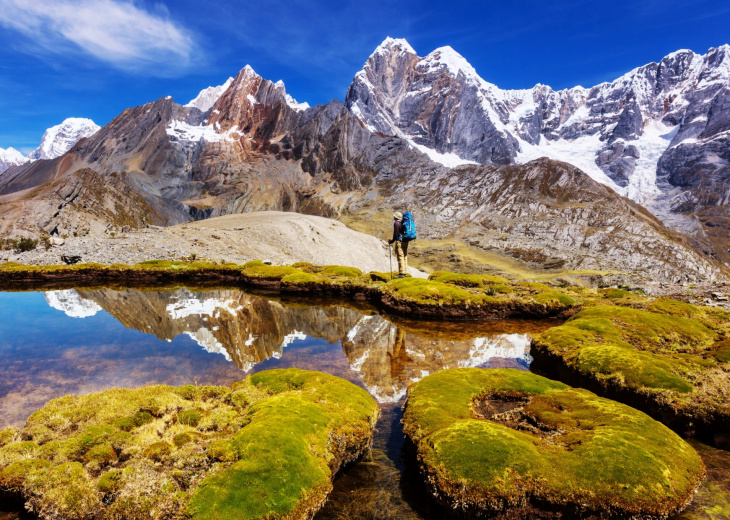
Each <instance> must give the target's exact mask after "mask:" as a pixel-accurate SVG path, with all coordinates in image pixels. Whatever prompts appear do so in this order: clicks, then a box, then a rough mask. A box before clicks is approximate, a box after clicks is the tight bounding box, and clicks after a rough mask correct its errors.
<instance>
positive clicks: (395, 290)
mask: <svg viewBox="0 0 730 520" xmlns="http://www.w3.org/2000/svg"><path fill="white" fill-rule="evenodd" d="M176 283H186V284H198V283H205V284H211V283H226V284H229V283H235V284H240V285H245V286H249V287H252V288H256V289H260V290H266V291H268V292H276V293H281V294H296V295H298V296H301V295H308V296H314V297H317V298H320V297H337V298H345V299H347V300H349V301H358V302H369V303H371V304H373V305H375V306H377V307H380V308H383V309H384V310H386V311H388V312H389V313H391V314H401V315H407V316H409V317H414V318H428V319H444V320H479V319H485V318H508V317H511V318H515V317H553V316H564V315H570V314H572V313H574V312H576V310H577V308H579V307H580V306H581V305H582V304H583V303H584V302H585V301H587V299H586V298H584V297H583V295H581V296H580V297H578V295H577V294H572V295H571V294H568V293H569V290H567V289H564V288H555V287H551V286H548V285H544V284H536V283H524V282H518V283H513V282H510V281H509V280H507V279H506V278H501V277H497V276H488V275H465V274H457V273H448V272H445V271H440V272H438V273H434V275H432V277H431V279H430V280H422V279H417V278H410V277H408V278H404V279H396V280H393V279H392V276H391V274H390V273H368V274H363V273H362V272H361V271H360V270H359V269H356V268H353V267H343V266H337V265H328V266H315V265H312V264H309V263H306V262H299V263H296V264H294V265H293V266H276V265H267V264H265V263H263V262H261V261H254V262H248V263H247V264H244V265H233V264H222V265H221V264H213V263H208V262H185V261H157V260H154V261H148V262H142V263H140V264H136V265H132V266H130V265H123V264H114V265H100V264H80V265H74V266H24V265H18V264H9V263H5V264H0V286H3V287H8V288H23V289H27V288H28V287H43V288H46V287H49V288H50V287H53V288H57V286H58V284H74V285H79V284H84V285H89V284H91V285H93V284H105V285H111V286H122V285H124V286H130V285H135V284H143V285H144V286H146V287H148V286H150V285H151V284H157V285H163V284H176ZM153 415H154V414H153ZM135 421H136V418H133V417H130V418H127V425H128V427H135V426H134V425H135Z"/></svg>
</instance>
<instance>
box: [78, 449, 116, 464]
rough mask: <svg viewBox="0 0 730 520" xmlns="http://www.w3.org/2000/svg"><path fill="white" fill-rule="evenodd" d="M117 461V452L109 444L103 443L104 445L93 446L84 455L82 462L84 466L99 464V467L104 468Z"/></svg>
mask: <svg viewBox="0 0 730 520" xmlns="http://www.w3.org/2000/svg"><path fill="white" fill-rule="evenodd" d="M116 460H117V452H116V451H114V448H113V447H112V445H111V444H108V443H105V444H99V445H98V446H94V447H93V448H91V449H90V450H89V451H87V452H86V454H85V455H84V462H85V463H86V464H90V463H92V464H99V465H101V466H104V465H106V464H111V463H112V462H115V461H116Z"/></svg>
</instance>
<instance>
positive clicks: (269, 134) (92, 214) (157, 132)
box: [0, 40, 722, 281]
mask: <svg viewBox="0 0 730 520" xmlns="http://www.w3.org/2000/svg"><path fill="white" fill-rule="evenodd" d="M394 42H395V43H398V42H397V41H395V40H394ZM401 45H402V44H401ZM402 46H403V45H402ZM403 47H404V49H400V50H403V51H404V52H402V53H401V52H400V50H399V53H398V54H396V55H395V56H393V64H392V65H394V67H391V64H390V63H388V64H386V65H387V67H383V68H382V70H383V71H385V72H386V73H385V74H384V75H382V77H380V79H379V81H380V83H381V84H382V85H384V86H385V87H387V89H389V90H388V92H389V93H392V94H393V95H394V96H395V97H394V98H398V96H402V94H403V92H402V91H399V90H398V88H401V87H403V86H404V83H403V82H402V81H401V80H402V78H400V77H399V76H398V71H399V70H401V71H405V70H410V69H409V67H410V68H411V69H413V70H414V71H413V74H414V76H413V77H414V78H416V77H422V79H424V80H428V81H429V82H431V80H433V79H434V78H435V79H436V80H438V81H441V82H442V83H440V84H439V89H440V90H439V92H440V91H441V90H443V89H446V88H452V87H453V88H456V89H457V90H458V89H462V90H460V92H465V90H463V88H466V87H464V85H466V83H465V82H463V81H462V82H461V83H458V84H457V83H453V76H451V74H450V72H449V70H452V69H454V70H456V69H458V72H457V76H458V75H460V76H463V75H464V74H465V72H464V71H466V73H468V74H471V73H472V70H473V69H469V68H468V67H467V65H466V64H465V63H464V62H462V61H460V60H458V59H457V58H456V56H455V55H456V53H455V51H453V50H446V49H445V48H441V49H440V50H439V51H438V56H436V53H434V55H433V56H432V57H431V58H430V61H428V62H426V63H424V64H422V67H421V69H422V70H420V72H419V71H416V70H415V69H414V68H413V64H414V63H415V62H416V61H417V60H416V59H417V58H418V57H417V56H415V57H414V56H413V55H412V54H411V53H410V52H408V49H407V48H405V46H403ZM374 54H375V53H374ZM382 54H383V56H385V55H386V54H387V53H385V52H383V53H382ZM414 60H416V61H414ZM399 63H400V65H398V64H399ZM380 65H381V64H378V63H374V64H373V68H377V67H379V66H380ZM398 66H401V69H398ZM390 70H395V73H394V74H391V75H388V71H390ZM444 73H445V74H444ZM419 75H420V76H419ZM429 75H430V76H429ZM432 76H433V77H432ZM471 80H473V81H476V79H474V78H471ZM471 80H470V81H471ZM376 83H377V82H376ZM424 85H426V83H424ZM466 86H467V87H469V85H466ZM472 86H473V85H472ZM427 87H428V91H429V92H431V91H433V88H432V86H431V85H430V83H429V85H427ZM492 87H493V88H494V89H496V87H494V86H492ZM492 87H490V88H492ZM421 88H426V87H423V86H422V87H421ZM469 88H471V87H469ZM381 90H383V89H381ZM466 90H468V89H466ZM470 92H471V94H475V91H474V89H472V90H471V91H470ZM467 94H468V92H467ZM467 98H468V96H467V97H464V98H461V99H460V101H461V102H465V101H467V100H468V99H467ZM439 99H442V98H439ZM443 99H447V98H443ZM348 100H351V98H350V96H349V94H348V98H346V102H347V101H348ZM447 100H448V99H447ZM451 101H453V99H452V100H451ZM293 105H294V106H293ZM450 106H451V109H456V108H457V106H456V104H452V105H450ZM432 108H433V106H431V107H430V108H429V110H431V109H432ZM431 113H432V114H433V111H431ZM439 113H444V112H439ZM362 115H363V114H362V113H360V114H358V113H357V111H356V110H354V111H353V110H350V109H348V108H347V106H345V105H344V104H343V103H342V102H340V101H337V100H333V101H331V102H330V103H328V104H326V105H317V106H314V107H310V108H304V107H303V106H301V105H299V104H294V103H292V102H291V100H290V99H289V98H288V95H287V93H286V91H285V89H284V85H283V83H280V82H277V83H274V82H272V81H269V80H266V79H264V78H262V77H261V76H259V75H258V74H256V73H255V71H253V69H252V68H251V67H250V66H246V67H244V68H243V69H242V70H241V71H240V72H239V73H238V74H237V75H236V77H235V78H234V79H233V81H232V82H231V83H230V84H229V86H228V88H227V89H226V90H225V91H223V92H222V93H221V94H220V96H219V97H218V98H217V99H216V100H215V102H214V104H213V106H212V107H211V108H210V109H209V110H207V111H205V112H203V111H201V110H200V109H199V108H197V107H186V106H182V105H178V104H176V103H175V102H174V101H173V100H172V98H170V97H166V98H161V99H159V100H157V101H155V102H152V103H147V104H146V105H143V106H140V107H133V108H129V109H127V110H125V111H124V112H122V113H121V114H120V115H119V116H117V117H116V118H115V119H114V120H112V121H111V122H110V123H109V124H107V125H105V126H104V127H103V128H102V129H101V130H99V131H98V132H96V133H95V134H94V135H92V136H90V137H88V138H85V139H82V140H81V141H79V142H78V143H77V144H76V145H75V146H74V147H72V149H71V150H69V152H67V153H66V154H65V155H64V156H62V157H60V158H57V159H54V160H51V161H36V162H35V163H33V164H32V165H29V166H25V167H21V168H14V169H13V171H12V172H11V173H12V175H6V176H5V177H4V178H2V179H0V202H3V204H2V206H0V216H2V219H1V220H0V232H2V233H6V234H8V233H10V234H12V233H17V232H20V231H22V230H25V231H26V232H27V231H30V232H33V233H47V234H48V233H50V234H60V235H64V234H65V235H69V234H74V235H84V234H88V233H98V232H102V233H104V232H108V231H110V230H111V231H114V230H117V229H119V228H120V227H122V226H124V225H129V226H131V227H143V226H144V225H148V224H155V225H164V226H167V225H171V224H177V223H183V222H188V221H191V220H199V219H203V218H208V217H212V216H221V215H226V214H230V213H241V212H249V211H261V210H280V211H298V212H302V213H311V214H316V215H322V216H327V217H337V218H341V219H344V220H348V221H349V220H352V219H360V220H361V221H362V222H367V225H368V226H371V227H368V231H370V232H371V233H372V232H376V228H375V227H372V226H376V225H377V226H379V227H378V229H382V228H387V227H388V224H389V219H384V218H383V215H387V214H388V213H389V211H392V210H391V208H394V207H403V205H404V204H405V205H407V206H408V207H409V208H412V209H413V210H415V211H417V212H418V213H419V219H420V222H421V223H422V226H423V227H421V229H422V230H423V233H424V238H425V239H427V240H442V239H447V238H448V239H449V240H453V241H457V242H459V243H465V244H469V247H472V248H475V249H477V250H480V251H488V252H489V251H494V252H496V253H498V254H500V255H507V256H509V257H511V258H515V259H517V260H519V261H524V262H527V263H531V265H532V264H534V265H535V266H538V267H540V266H541V267H543V268H560V267H561V266H563V267H565V268H569V269H588V270H601V271H606V270H609V271H610V270H618V271H631V272H634V273H635V274H636V275H637V276H638V277H639V278H642V279H645V280H646V279H652V278H658V279H664V280H672V281H676V280H680V281H682V280H706V279H714V278H716V277H718V276H720V275H721V273H722V267H721V266H720V265H719V264H718V263H717V262H715V261H714V260H713V259H712V254H713V251H712V250H711V248H707V247H705V244H703V243H701V242H699V241H698V242H696V243H695V245H697V246H699V247H700V248H701V250H704V251H707V255H702V254H700V253H698V252H697V251H694V250H693V249H692V247H691V246H690V244H689V242H688V241H687V240H685V239H684V238H682V236H680V235H676V234H675V235H672V234H671V233H669V232H668V231H667V230H666V229H664V228H663V226H662V225H661V223H660V222H659V221H657V220H656V218H654V217H652V216H650V214H649V213H648V212H646V211H645V210H643V209H642V208H641V207H639V206H637V205H636V204H635V203H629V202H628V200H627V199H624V198H622V197H621V196H620V195H618V194H617V193H616V192H615V191H614V190H612V189H611V188H609V187H606V186H605V185H602V184H600V183H597V182H596V181H595V180H593V179H592V178H591V177H590V176H587V175H583V172H581V171H580V170H578V169H576V168H574V167H572V166H569V165H567V164H564V163H560V162H556V161H554V160H549V159H540V160H532V161H529V162H527V163H526V164H523V165H515V164H510V163H509V162H508V161H507V162H506V163H505V164H504V165H501V166H498V165H481V164H475V163H476V162H477V161H469V162H470V163H471V164H448V163H449V161H446V162H447V164H448V166H445V165H444V164H443V161H444V160H445V159H444V158H447V159H453V157H449V156H448V155H447V154H439V153H438V152H437V151H434V150H433V149H431V148H429V147H427V146H426V145H424V144H420V143H418V142H416V141H415V140H414V139H408V138H407V136H406V138H403V137H400V136H397V135H392V134H388V133H387V132H382V131H379V130H378V129H377V128H371V127H369V126H368V123H366V122H365V121H363V119H362ZM385 115H386V116H387V115H388V114H387V113H386V114H385ZM505 117H506V116H505ZM436 119H437V120H435V126H434V128H435V129H436V130H435V131H434V135H440V134H439V132H440V131H442V130H444V129H445V130H448V129H449V126H448V124H447V125H445V126H442V127H438V123H439V121H438V118H436ZM624 119H625V121H624V123H623V124H622V125H621V126H620V128H621V129H622V130H620V131H621V132H622V133H623V134H625V135H627V136H630V135H631V131H632V128H633V127H632V125H631V123H632V121H633V120H631V119H630V118H628V116H627V117H626V118H624ZM477 123H478V122H477ZM490 124H491V123H490ZM502 125H503V126H504V124H503V123H502ZM371 126H372V125H371ZM468 126H469V125H466V126H464V128H468ZM472 126H473V125H472ZM616 127H617V128H618V127H619V124H618V119H617V124H616ZM624 127H625V129H624ZM439 128H441V130H439ZM452 128H453V127H452ZM475 128H476V129H477V130H478V129H479V128H478V125H476V127H475ZM373 129H374V130H375V131H373ZM490 131H491V132H492V134H491V135H492V136H498V134H499V128H498V127H497V125H495V124H492V126H491V130H490ZM623 134H622V135H623ZM512 139H514V140H515V142H516V138H512ZM507 141H509V139H508V140H507ZM507 141H505V142H507ZM523 141H524V139H523ZM509 142H511V141H509ZM505 150H507V148H505V149H503V150H501V151H500V150H497V149H493V150H490V151H489V154H487V155H485V157H486V156H489V157H500V156H504V151H505ZM447 153H448V151H447ZM500 154H502V155H500ZM505 157H506V156H505ZM457 162H458V161H457ZM105 179H107V180H106V181H105ZM105 182H107V183H108V191H105V188H104V184H105ZM551 183H552V184H551ZM495 187H499V190H497V191H495ZM142 215H144V219H142V217H141V216H142ZM381 232H382V231H381ZM541 249H542V250H543V251H540V250H541Z"/></svg>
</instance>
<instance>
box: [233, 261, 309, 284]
mask: <svg viewBox="0 0 730 520" xmlns="http://www.w3.org/2000/svg"><path fill="white" fill-rule="evenodd" d="M300 272H301V271H299V269H296V268H295V267H289V266H278V265H266V264H264V263H263V262H260V261H254V262H248V263H247V264H244V265H243V267H242V268H241V273H242V274H243V275H244V276H247V277H249V278H256V279H260V280H271V281H280V280H281V279H282V278H284V277H285V276H287V275H290V274H294V273H300Z"/></svg>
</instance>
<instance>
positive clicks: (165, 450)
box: [142, 441, 172, 462]
mask: <svg viewBox="0 0 730 520" xmlns="http://www.w3.org/2000/svg"><path fill="white" fill-rule="evenodd" d="M170 453H172V446H170V444H169V443H167V442H165V441H159V442H153V443H152V444H150V445H149V446H147V447H146V448H145V449H144V451H143V452H142V455H144V456H145V457H147V458H148V459H151V460H154V461H155V462H164V461H166V460H167V458H168V457H169V455H170Z"/></svg>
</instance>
